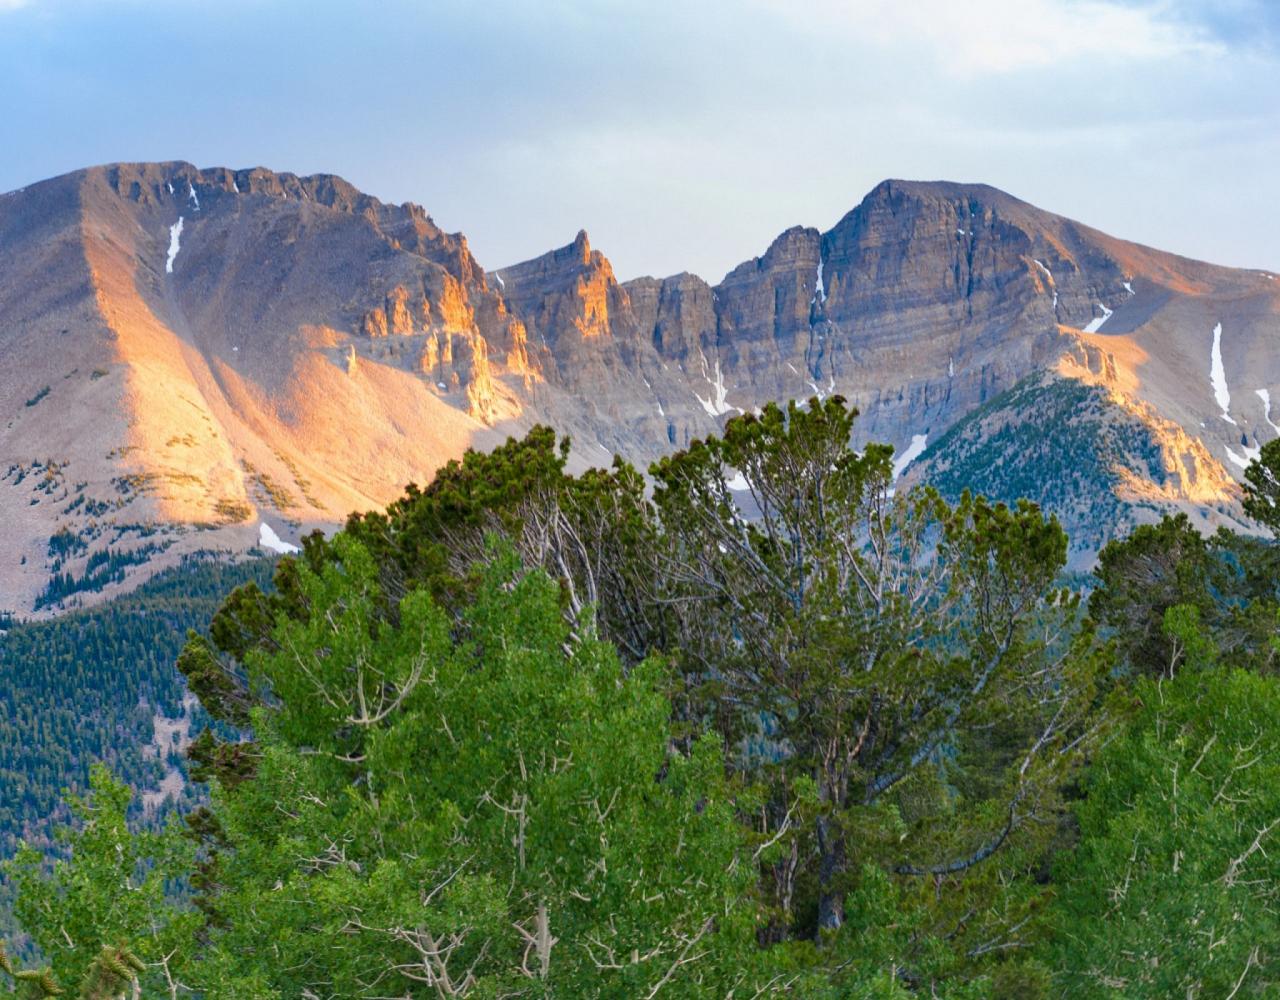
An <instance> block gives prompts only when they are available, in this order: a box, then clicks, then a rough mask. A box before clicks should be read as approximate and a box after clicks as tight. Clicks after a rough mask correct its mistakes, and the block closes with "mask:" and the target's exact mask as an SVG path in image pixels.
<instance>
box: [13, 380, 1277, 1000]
mask: <svg viewBox="0 0 1280 1000" xmlns="http://www.w3.org/2000/svg"><path fill="white" fill-rule="evenodd" d="M1020 391H1022V392H1024V393H1027V394H1030V395H1029V396H1028V400H1029V401H1030V402H1031V403H1033V404H1035V403H1037V402H1043V403H1044V405H1045V406H1047V407H1050V408H1052V406H1057V405H1059V404H1061V405H1062V406H1066V407H1067V409H1068V410H1069V411H1070V412H1071V413H1072V414H1075V416H1080V413H1078V412H1077V410H1079V408H1081V407H1084V408H1085V409H1086V410H1087V411H1088V413H1087V414H1086V415H1092V416H1096V414H1093V411H1092V410H1091V409H1089V408H1090V407H1092V406H1093V402H1094V400H1093V398H1092V396H1090V395H1089V394H1088V393H1087V392H1086V393H1084V394H1083V395H1078V394H1077V395H1074V396H1073V395H1071V394H1070V393H1066V391H1065V390H1063V389H1062V388H1061V387H1053V386H1049V387H1046V386H1040V387H1036V386H1030V385H1028V386H1023V387H1022V388H1021V390H1020ZM1037 393H1040V395H1037ZM1064 393H1065V395H1064ZM993 413H994V411H993ZM990 415H991V414H989V416H990ZM856 416H857V414H856V411H854V410H852V409H851V408H849V407H848V406H847V405H846V404H845V402H844V401H843V400H842V399H839V398H838V397H836V398H831V399H826V400H816V399H815V400H811V401H810V402H809V403H808V404H807V405H797V404H791V405H789V406H787V407H785V408H783V407H779V406H768V407H766V408H764V409H763V410H762V411H760V412H759V413H758V414H756V415H744V416H742V417H739V418H736V419H733V420H730V421H729V422H728V423H727V424H726V426H725V428H724V432H723V434H722V435H721V436H719V437H715V438H711V439H708V440H706V441H694V442H692V443H691V444H690V446H689V448H688V449H686V450H684V451H681V452H678V453H676V454H673V455H671V456H669V457H668V458H666V459H664V460H662V461H661V462H659V463H657V464H656V465H655V466H654V467H653V468H652V469H651V470H650V472H651V476H652V493H651V494H650V495H646V483H645V480H644V478H643V477H642V476H640V474H639V473H638V472H637V471H636V470H635V469H633V468H631V467H630V466H628V465H627V464H626V463H623V462H620V461H616V462H615V463H614V465H613V467H612V468H610V469H607V470H591V471H589V472H586V473H584V474H582V475H578V476H574V475H569V474H568V473H567V472H566V467H565V461H566V456H567V441H559V440H557V438H556V435H555V434H554V433H553V432H551V431H550V430H548V429H546V428H535V429H534V430H533V431H532V432H531V433H530V434H529V435H528V436H527V437H526V438H525V439H523V440H520V441H515V440H510V441H508V442H507V443H506V445H504V446H503V447H501V448H499V449H497V450H496V451H494V452H493V453H491V454H488V455H479V454H475V453H468V454H467V455H466V456H465V457H464V458H463V459H462V460H461V461H460V462H456V463H451V464H450V465H449V466H447V467H446V468H445V469H444V470H442V471H441V473H440V475H439V476H438V477H437V478H436V480H435V481H433V482H432V484H431V485H430V486H428V487H426V488H425V489H417V488H411V489H410V490H409V492H408V493H407V495H406V496H405V497H404V498H402V499H401V500H400V501H398V502H397V503H395V504H393V505H392V506H391V507H390V508H388V510H387V511H385V512H380V513H371V514H364V515H359V516H353V517H352V518H350V519H349V521H348V523H347V527H346V528H345V529H344V530H343V531H342V532H339V533H338V534H337V535H336V536H334V537H333V538H330V539H325V538H323V537H322V536H320V535H319V534H313V535H312V536H310V537H309V538H307V539H305V540H304V546H303V551H302V552H301V553H300V554H299V555H298V556H297V557H294V558H286V559H283V560H281V561H280V562H279V563H278V564H277V567H276V571H275V575H274V580H273V583H274V589H271V590H268V589H266V588H265V580H263V579H262V576H261V574H259V575H258V576H257V578H255V579H253V580H251V581H249V582H247V583H244V584H243V585H242V586H240V587H238V588H237V589H236V590H235V591H234V592H233V593H232V594H231V595H230V596H229V597H228V598H227V599H226V600H225V601H224V602H223V603H222V605H221V607H220V608H219V610H218V611H217V613H216V614H214V615H213V616H212V618H211V619H210V620H209V628H208V632H207V634H202V633H201V632H199V631H193V632H190V633H189V635H188V639H187V642H186V644H185V646H184V647H183V648H182V651H181V654H180V655H179V656H178V657H177V664H178V667H179V670H180V674H181V676H183V677H185V679H186V681H187V683H188V685H189V686H190V689H191V690H192V691H193V692H195V693H196V694H197V695H198V696H199V698H200V699H201V702H202V704H203V706H204V709H205V710H206V711H207V712H208V713H209V715H210V716H211V717H212V718H213V719H214V720H216V721H218V722H220V723H223V724H224V725H223V726H222V727H220V728H219V729H217V730H213V729H205V730H204V731H203V732H202V733H201V734H200V735H199V737H198V738H197V739H196V741H195V742H194V743H193V745H192V747H191V749H190V752H189V753H190V760H191V765H192V768H191V769H192V774H193V776H194V777H196V778H199V779H208V780H210V781H211V782H212V793H211V796H210V799H209V801H208V804H207V805H202V806H201V807H200V808H198V809H196V810H195V811H193V812H191V813H190V814H189V815H188V817H187V832H188V837H189V843H178V842H177V840H176V839H175V838H174V836H173V834H172V832H171V831H165V832H162V833H157V832H155V830H154V829H149V830H141V831H140V832H137V833H133V834H131V833H130V832H129V831H128V829H127V823H126V820H127V817H128V814H129V810H130V804H129V803H130V794H129V792H128V791H127V789H126V788H125V787H124V786H122V785H120V784H117V783H114V782H112V781H110V780H108V779H107V778H106V777H105V776H104V775H102V774H97V775H95V778H94V787H93V793H92V795H91V796H89V797H87V798H85V799H73V804H74V808H75V810H76V821H75V823H74V824H73V832H71V833H70V834H69V835H68V836H69V838H70V839H69V841H68V842H67V845H66V846H63V847H62V848H61V849H60V853H59V852H58V851H55V852H54V855H55V858H53V859H44V858H42V856H41V855H40V854H38V853H37V852H35V851H33V850H27V851H24V853H23V854H22V855H21V856H20V857H19V859H18V860H17V861H16V862H15V863H14V864H13V865H12V866H11V871H12V872H13V874H14V877H15V880H16V881H17V882H18V883H19V888H20V889H21V896H20V899H21V902H20V906H19V911H20V915H21V916H22V918H23V920H24V923H26V924H29V925H30V926H29V930H30V931H31V934H32V936H33V938H35V940H36V942H37V943H38V944H39V945H40V946H41V948H42V949H44V953H45V954H46V955H47V956H48V957H49V959H50V961H51V962H53V964H54V967H55V970H56V971H57V972H58V973H59V974H60V975H61V976H64V977H65V980H64V981H66V982H75V983H78V984H85V985H84V990H85V991H87V992H86V993H85V995H86V996H89V995H95V994H94V993H93V992H92V991H93V990H97V991H98V993H99V994H102V995H112V993H111V991H113V990H114V991H116V992H117V993H118V992H119V990H120V989H121V988H122V987H127V986H128V984H129V982H130V981H131V980H130V977H131V976H133V975H139V980H138V981H139V985H140V986H141V985H146V986H147V987H148V988H151V989H155V988H157V987H160V988H163V987H165V985H166V984H168V983H169V982H171V979H170V978H168V977H175V976H176V977H178V978H180V979H181V980H182V982H184V983H186V984H188V985H189V986H190V987H191V988H192V989H194V990H195V991H196V992H197V993H198V994H199V995H202V996H207V997H209V998H211V1000H213V998H218V997H226V998H237V1000H239V998H262V1000H266V998H282V997H293V996H352V997H370V998H373V997H387V996H410V995H431V996H438V997H453V996H469V997H497V996H547V997H549V996H564V997H577V996H599V997H615V996H616V997H633V996H651V997H652V996H654V995H671V996H681V997H684V996H689V997H698V996H706V997H725V996H765V995H791V996H804V997H815V998H823V1000H837V998H840V1000H847V998H862V997H865V998H891V1000H892V998H901V1000H905V998H909V997H912V996H931V997H945V998H950V1000H977V998H979V997H982V998H992V1000H1014V998H1017V1000H1036V998H1044V1000H1047V998H1049V997H1056V996H1073V997H1074V996H1082V997H1089V996H1099V997H1102V996H1107V997H1110V996H1116V997H1119V996H1125V997H1128V996H1135V997H1145V996H1150V997H1157V996H1166V995H1174V996H1184V995H1193V996H1206V997H1207V996H1224V997H1225V996H1234V997H1241V998H1243V997H1246V996H1264V995H1269V994H1267V993H1266V991H1267V990H1268V989H1274V986H1275V982H1276V980H1275V975H1274V969H1275V963H1276V961H1277V957H1276V955H1275V953H1274V947H1273V946H1271V945H1270V944H1269V943H1268V942H1269V941H1274V940H1276V939H1278V938H1280V928H1277V927H1275V926H1274V924H1275V920H1276V917H1275V910H1276V907H1275V902H1276V899H1275V888H1274V887H1275V886H1276V885H1277V884H1280V879H1277V875H1278V874H1280V873H1277V872H1276V871H1274V870H1272V869H1273V868H1274V865H1273V864H1272V862H1271V860H1270V858H1271V853H1272V852H1270V848H1271V846H1272V845H1271V838H1272V836H1273V830H1274V832H1275V833H1277V834H1280V827H1276V826H1275V823H1276V822H1277V821H1276V819H1275V817H1276V816H1277V815H1278V814H1280V810H1278V809H1277V805H1280V802H1278V801H1277V799H1276V793H1275V792H1274V791H1273V789H1275V788H1277V787H1280V784H1277V780H1276V779H1277V777H1280V775H1277V774H1276V773H1275V771H1276V767H1277V766H1280V764H1277V761H1280V755H1277V753H1276V750H1277V749H1280V748H1277V747H1276V745H1275V744H1276V741H1277V740H1280V735H1277V734H1280V725H1278V724H1277V723H1278V722H1280V719H1277V718H1273V716H1276V714H1277V713H1278V712H1280V702H1278V701H1277V699H1276V694H1277V691H1276V690H1275V688H1274V684H1275V682H1274V680H1273V679H1272V678H1270V677H1267V676H1254V675H1248V674H1243V673H1230V672H1227V671H1226V670H1225V668H1224V667H1223V666H1222V664H1223V663H1231V664H1233V665H1245V666H1248V667H1251V668H1254V669H1255V670H1257V671H1260V672H1265V671H1267V670H1269V669H1270V667H1271V664H1272V662H1273V659H1274V657H1275V656H1276V655H1277V652H1278V651H1280V635H1278V634H1277V623H1278V622H1280V602H1278V601H1277V596H1278V591H1277V587H1278V586H1280V548H1278V547H1277V546H1275V545H1274V544H1272V543H1271V542H1270V541H1268V540H1263V539H1252V538H1244V537H1241V536H1237V535H1233V534H1230V533H1227V532H1220V533H1219V534H1218V535H1217V536H1215V537H1214V538H1212V539H1207V540H1206V539H1203V538H1201V537H1200V536H1199V535H1198V534H1197V533H1196V532H1195V531H1194V530H1193V528H1192V526H1191V524H1190V522H1189V521H1187V520H1186V519H1185V518H1181V519H1179V518H1168V519H1166V520H1164V521H1162V522H1160V523H1159V524H1154V525H1150V526H1147V527H1144V528H1139V529H1137V530H1136V531H1135V532H1134V533H1133V534H1132V535H1131V536H1130V537H1129V538H1127V539H1126V540H1124V541H1123V542H1115V543H1113V544H1111V545H1109V546H1108V547H1107V548H1106V549H1105V550H1104V552H1103V554H1102V557H1101V559H1100V563H1099V567H1098V570H1097V571H1096V575H1095V579H1096V582H1097V588H1096V590H1095V593H1094V594H1093V597H1092V598H1091V601H1090V604H1089V615H1088V616H1087V617H1086V616H1085V614H1084V612H1083V609H1082V608H1081V606H1080V600H1079V597H1078V595H1076V594H1075V593H1072V592H1071V591H1069V590H1064V589H1062V588H1061V581H1062V580H1063V567H1064V565H1065V563H1066V560H1067V554H1068V539H1067V537H1066V535H1065V533H1064V532H1063V530H1062V528H1061V526H1060V525H1059V523H1058V522H1057V520H1056V519H1054V518H1051V517H1046V516H1044V514H1042V512H1041V510H1040V508H1039V507H1038V506H1037V505H1036V504H1035V503H1032V502H1029V501H1027V500H1019V501H1017V502H1010V503H1000V502H992V501H991V500H988V499H986V498H984V497H982V496H976V495H974V494H972V493H970V492H969V491H968V490H965V489H960V490H958V491H956V492H955V493H954V494H951V496H950V499H948V497H947V496H944V494H943V493H942V492H939V491H938V490H935V489H932V488H927V487H922V488H917V489H915V490H912V491H910V492H901V493H895V491H894V490H893V483H892V472H891V466H892V449H891V448H888V447H886V446H881V445H874V444H873V445H868V446H866V447H865V448H864V449H862V451H860V452H855V451H854V450H853V449H852V448H851V447H850V440H851V438H852V436H853V431H854V421H855V419H856ZM1113 430H1114V428H1113ZM1011 433H1012V431H1011ZM1115 433H1116V434H1119V435H1120V437H1123V434H1121V431H1120V430H1115ZM1112 444H1113V445H1115V446H1116V447H1121V446H1123V448H1125V449H1127V450H1126V451H1125V454H1126V455H1128V456H1129V457H1130V458H1132V457H1133V456H1135V455H1139V453H1140V450H1141V449H1139V448H1137V445H1135V444H1134V443H1133V442H1126V441H1123V440H1120V438H1116V439H1115V440H1114V441H1112ZM1139 457H1140V455H1139ZM1086 471H1087V470H1086ZM730 481H745V484H746V487H747V489H746V492H745V499H743V497H744V494H743V493H742V492H741V491H735V490H731V489H730V488H729V485H728V484H729V482H730ZM748 511H749V512H750V516H748V514H747V512H748ZM1109 528H1110V526H1107V527H1106V528H1105V530H1109ZM56 544H57V545H59V546H60V547H61V546H65V545H69V544H71V543H70V542H69V541H67V540H60V541H58V542H57V543H56ZM153 596H154V595H153ZM1098 631H1101V632H1102V633H1103V634H1104V636H1105V637H1107V638H1108V639H1110V640H1111V641H1110V642H1109V643H1108V644H1106V645H1103V644H1101V643H1099V642H1098V640H1097V636H1096V633H1097V632H1098ZM0 649H3V647H2V646H0ZM171 676H172V675H171ZM1104 737H1109V738H1108V739H1104ZM1089 755H1093V756H1094V761H1093V764H1092V766H1091V767H1090V768H1089V769H1088V770H1087V771H1083V772H1082V764H1083V761H1084V759H1085V757H1086V756H1089ZM1082 773H1083V778H1082ZM1073 803H1074V805H1073ZM58 859H60V860H58ZM122 884H127V885H129V886H131V887H136V888H133V889H131V890H130V891H128V892H126V893H125V894H124V898H123V899H117V898H116V897H119V896H120V895H121V894H120V893H119V892H118V891H116V887H118V886H120V885H122ZM175 887H178V888H181V889H186V888H188V887H189V889H190V891H191V896H190V903H191V904H192V908H190V909H187V908H184V906H183V905H180V904H179V903H177V902H176V901H175V900H174V899H172V898H170V893H171V891H172V890H173V889H174V888H175ZM1112 928H1115V931H1114V933H1113V932H1112ZM59 933H62V938H61V940H59V939H58V934H59ZM1200 937H1205V941H1206V943H1205V946H1204V947H1203V948H1200V947H1199V945H1198V944H1197V943H1196V942H1199V939H1200ZM1170 939H1171V940H1176V941H1187V942H1193V944H1190V945H1187V946H1185V947H1182V948H1179V949H1176V950H1177V955H1176V957H1175V958H1174V959H1172V960H1171V959H1169V958H1166V957H1164V955H1163V954H1162V953H1161V951H1160V949H1161V948H1162V947H1167V944H1166V940H1170ZM1210 944H1211V945H1212V946H1211V947H1210ZM104 949H105V950H104ZM1232 970H1234V972H1232ZM33 982H34V980H33ZM1233 991H1234V992H1233Z"/></svg>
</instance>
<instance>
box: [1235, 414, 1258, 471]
mask: <svg viewBox="0 0 1280 1000" xmlns="http://www.w3.org/2000/svg"><path fill="white" fill-rule="evenodd" d="M1233 422H1234V421H1233ZM1261 454H1262V449H1261V448H1245V449H1244V455H1237V454H1236V453H1235V452H1234V451H1232V450H1231V449H1230V448H1228V449H1227V458H1229V459H1231V461H1232V463H1233V464H1234V465H1238V466H1240V468H1242V469H1247V468H1249V463H1250V462H1252V461H1253V460H1254V459H1256V458H1257V457H1258V456H1259V455H1261Z"/></svg>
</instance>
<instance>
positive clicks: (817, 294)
mask: <svg viewBox="0 0 1280 1000" xmlns="http://www.w3.org/2000/svg"><path fill="white" fill-rule="evenodd" d="M822 263H823V261H822V257H821V256H819V257H818V275H817V279H816V284H815V285H814V290H813V301H814V302H826V301H827V286H826V285H824V284H823V283H822Z"/></svg>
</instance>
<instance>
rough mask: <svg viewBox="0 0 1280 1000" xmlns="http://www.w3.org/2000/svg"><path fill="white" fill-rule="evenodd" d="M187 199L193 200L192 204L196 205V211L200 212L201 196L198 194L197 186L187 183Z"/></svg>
mask: <svg viewBox="0 0 1280 1000" xmlns="http://www.w3.org/2000/svg"><path fill="white" fill-rule="evenodd" d="M187 197H188V198H190V199H191V204H193V205H195V207H196V211H197V212H198V211H200V196H199V195H198V194H196V186H195V185H194V184H192V183H191V182H190V181H187Z"/></svg>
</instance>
